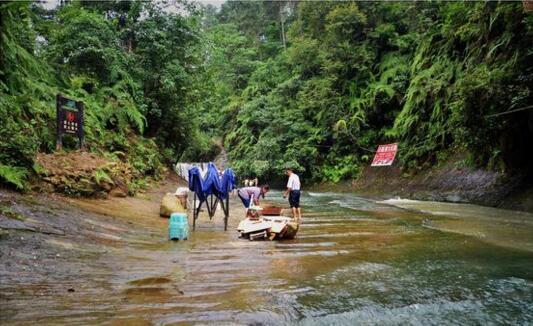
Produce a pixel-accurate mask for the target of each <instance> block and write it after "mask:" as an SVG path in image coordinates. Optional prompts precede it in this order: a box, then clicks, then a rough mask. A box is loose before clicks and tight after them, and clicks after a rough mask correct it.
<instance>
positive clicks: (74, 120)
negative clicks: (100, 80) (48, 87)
mask: <svg viewBox="0 0 533 326" xmlns="http://www.w3.org/2000/svg"><path fill="white" fill-rule="evenodd" d="M83 110H84V105H83V102H81V101H74V100H71V99H69V98H66V97H63V96H62V95H61V94H57V96H56V128H57V129H56V150H57V151H60V150H62V149H63V134H69V135H76V136H77V137H78V140H79V143H80V148H81V149H84V148H85V143H84V141H85V138H84V137H85V135H84V133H83V124H84V120H83Z"/></svg>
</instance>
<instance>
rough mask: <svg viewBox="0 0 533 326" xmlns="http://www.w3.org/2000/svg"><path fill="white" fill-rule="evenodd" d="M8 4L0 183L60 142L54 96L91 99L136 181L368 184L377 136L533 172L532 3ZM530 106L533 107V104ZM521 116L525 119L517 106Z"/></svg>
mask: <svg viewBox="0 0 533 326" xmlns="http://www.w3.org/2000/svg"><path fill="white" fill-rule="evenodd" d="M165 5H166V4H165V3H164V2H154V3H151V2H143V1H119V0H116V1H108V2H92V1H72V2H62V5H61V6H58V7H57V8H53V9H51V10H46V9H44V8H43V7H41V6H40V5H38V4H37V3H31V2H2V3H0V121H1V123H2V127H1V128H0V177H1V179H2V180H3V181H4V182H8V183H12V184H15V185H17V186H18V187H22V186H23V183H24V180H25V178H26V177H27V176H29V175H31V174H32V173H33V172H32V171H34V170H35V166H34V158H35V155H36V154H37V153H38V152H51V151H53V149H54V139H55V138H54V137H55V135H54V131H55V126H54V123H55V119H54V115H55V108H54V98H55V94H56V93H58V92H61V93H62V94H65V95H66V96H69V97H72V98H75V99H77V100H81V101H83V102H85V103H86V107H87V109H86V115H87V117H86V120H87V126H86V133H87V146H88V150H90V151H93V152H97V153H100V154H102V155H105V156H107V157H109V158H112V159H115V160H126V161H127V162H129V163H130V164H132V166H134V167H135V169H136V171H137V173H138V175H139V176H146V175H153V176H155V175H157V174H158V173H159V172H158V171H160V167H161V166H162V165H164V164H172V163H175V162H176V161H178V160H183V161H203V160H211V159H213V158H214V156H215V155H216V154H217V152H218V150H219V146H220V145H221V144H222V145H223V146H224V147H225V148H226V149H227V151H228V154H229V158H230V160H231V164H232V166H233V167H234V168H235V169H236V170H237V173H238V174H239V175H241V176H243V177H248V176H260V177H267V178H272V177H277V176H279V175H280V174H281V172H282V169H283V168H284V167H286V166H292V167H294V168H296V169H299V170H300V171H301V172H302V173H304V174H305V176H306V177H308V178H311V179H313V180H314V181H333V182H338V181H340V180H342V179H347V178H353V177H356V176H357V175H358V173H359V172H360V170H361V167H362V166H364V165H365V164H368V162H369V160H370V159H371V157H372V155H373V151H374V150H375V148H376V145H377V144H380V143H387V142H399V144H400V145H399V146H400V151H399V164H401V165H402V166H403V167H405V168H406V169H414V170H416V169H423V168H425V167H429V166H431V165H433V164H436V163H438V162H439V160H443V159H445V157H446V156H447V155H449V154H450V153H453V152H456V151H461V152H465V153H468V154H469V163H470V164H473V165H476V166H480V167H483V168H488V169H499V170H503V171H510V172H513V171H522V172H523V171H526V172H527V173H530V174H533V173H531V172H532V170H531V169H532V168H531V166H533V158H532V154H531V153H530V149H531V148H533V113H532V112H533V111H532V110H528V109H527V108H528V107H530V106H531V105H532V103H533V101H532V92H531V85H533V65H532V63H533V61H532V58H533V53H532V51H531V44H533V15H532V14H531V13H527V12H524V10H523V7H522V4H521V3H520V2H351V1H346V2H337V1H332V2H326V1H324V2H306V1H272V2H270V1H262V2H240V1H228V2H225V3H224V4H222V6H221V8H219V9H217V8H215V7H212V6H209V5H208V6H203V5H201V4H197V3H193V2H178V3H177V6H178V7H179V10H168V8H166V7H165ZM523 108H526V109H523ZM506 111H513V112H515V113H512V114H502V113H505V112H506Z"/></svg>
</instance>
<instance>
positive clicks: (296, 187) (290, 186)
mask: <svg viewBox="0 0 533 326" xmlns="http://www.w3.org/2000/svg"><path fill="white" fill-rule="evenodd" d="M285 173H286V174H287V176H288V177H289V181H288V182H287V190H285V192H284V193H283V198H287V195H289V204H290V205H291V208H292V216H293V218H295V219H297V220H300V219H301V218H302V211H301V210H300V178H299V177H298V175H297V174H296V173H294V171H293V170H292V169H291V168H288V169H287V171H286V172H285Z"/></svg>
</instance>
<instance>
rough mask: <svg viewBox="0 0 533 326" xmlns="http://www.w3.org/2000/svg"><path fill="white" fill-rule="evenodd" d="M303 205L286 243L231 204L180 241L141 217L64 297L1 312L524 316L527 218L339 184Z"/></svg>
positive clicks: (530, 270)
mask: <svg viewBox="0 0 533 326" xmlns="http://www.w3.org/2000/svg"><path fill="white" fill-rule="evenodd" d="M269 199H270V200H272V201H274V202H279V203H282V202H283V199H282V198H281V193H279V192H273V193H269ZM302 206H303V212H304V214H303V215H304V224H303V225H302V227H301V229H300V232H299V234H298V237H297V239H295V240H290V241H283V242H269V241H253V242H252V241H248V240H243V239H239V238H238V237H237V233H236V232H235V226H236V225H237V223H238V216H240V215H241V213H242V208H240V207H239V206H237V204H236V203H234V204H233V207H232V217H231V218H230V228H229V230H228V231H227V232H224V231H222V228H221V225H222V222H221V219H220V218H218V217H215V219H214V220H213V221H208V220H206V219H204V220H202V221H200V222H199V224H198V225H199V227H198V229H197V230H196V231H195V232H194V233H192V235H191V237H190V239H189V240H187V241H183V242H168V241H167V240H166V238H165V233H164V232H165V231H164V228H162V224H156V225H151V224H152V223H151V222H146V226H147V227H149V226H150V225H151V227H152V228H151V231H150V232H149V233H147V234H144V235H142V234H141V235H139V234H135V235H124V238H125V239H126V240H127V241H129V242H128V243H129V244H128V245H127V246H123V247H120V248H115V249H113V250H110V251H109V252H108V253H106V254H104V255H102V256H101V257H100V258H99V262H98V263H99V264H102V266H105V268H103V269H102V268H99V269H96V268H95V269H94V270H93V271H92V272H91V273H89V275H85V274H84V276H83V277H82V278H83V282H82V283H83V284H84V286H82V287H81V289H79V290H77V291H76V292H75V293H74V294H73V295H71V296H68V297H65V296H64V297H55V296H48V297H46V296H45V298H44V299H42V298H41V299H37V298H33V299H31V300H30V299H28V298H26V301H25V300H24V299H21V298H19V299H18V300H15V299H13V300H12V301H11V302H12V304H19V305H21V306H22V305H24V303H26V304H29V303H30V302H31V304H32V305H34V308H33V309H30V310H28V311H26V310H24V309H19V310H17V309H14V310H15V311H16V313H15V314H13V315H12V319H11V320H10V321H15V322H21V323H26V322H30V321H32V320H39V321H41V322H44V323H52V322H61V323H63V322H68V323H77V324H78V323H81V324H95V323H114V324H125V323H136V324H143V323H154V324H174V323H195V322H200V323H217V324H218V323H221V322H227V323H237V324H255V325H258V324H265V325H269V324H272V325H279V324H302V325H331V324H342V325H353V324H380V325H389V324H390V325H397V324H420V325H431V324H434V325H442V324H517V325H526V324H532V323H533V215H531V214H526V213H519V212H512V211H504V210H496V209H492V208H485V207H478V206H472V205H453V204H441V203H429V202H415V201H404V200H391V201H385V202H375V201H371V200H367V199H363V198H359V197H356V196H353V195H348V194H336V193H308V192H304V193H303V195H302ZM161 230H163V231H161ZM80 277H81V276H80ZM9 308H12V309H13V307H9Z"/></svg>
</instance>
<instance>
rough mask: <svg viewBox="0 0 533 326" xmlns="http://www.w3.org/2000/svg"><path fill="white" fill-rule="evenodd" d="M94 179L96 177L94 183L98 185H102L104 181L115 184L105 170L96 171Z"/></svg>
mask: <svg viewBox="0 0 533 326" xmlns="http://www.w3.org/2000/svg"><path fill="white" fill-rule="evenodd" d="M93 177H94V181H96V183H97V184H101V183H102V181H104V182H107V183H110V184H115V183H114V182H113V180H112V179H111V177H110V176H109V175H108V174H107V172H106V171H104V170H103V169H98V170H96V171H94V175H93Z"/></svg>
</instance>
